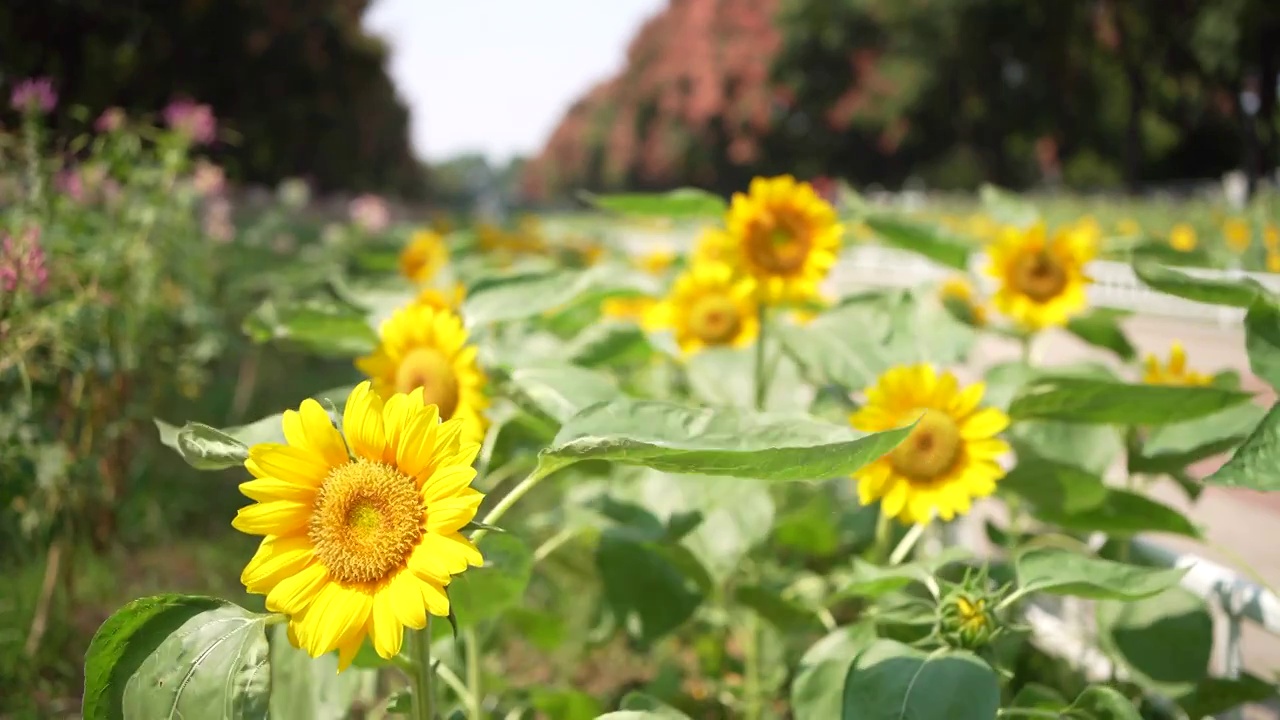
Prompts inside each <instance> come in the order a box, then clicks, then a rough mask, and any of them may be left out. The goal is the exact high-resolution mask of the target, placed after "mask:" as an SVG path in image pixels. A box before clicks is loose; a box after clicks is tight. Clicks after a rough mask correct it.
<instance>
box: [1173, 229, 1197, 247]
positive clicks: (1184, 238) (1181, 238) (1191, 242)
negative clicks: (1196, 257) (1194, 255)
mask: <svg viewBox="0 0 1280 720" xmlns="http://www.w3.org/2000/svg"><path fill="white" fill-rule="evenodd" d="M1169 245H1171V246H1172V247H1173V249H1174V250H1177V251H1178V252H1191V251H1192V250H1195V249H1196V229H1195V228H1193V227H1191V226H1190V225H1188V224H1187V223H1178V224H1177V225H1174V226H1173V229H1172V230H1170V231H1169Z"/></svg>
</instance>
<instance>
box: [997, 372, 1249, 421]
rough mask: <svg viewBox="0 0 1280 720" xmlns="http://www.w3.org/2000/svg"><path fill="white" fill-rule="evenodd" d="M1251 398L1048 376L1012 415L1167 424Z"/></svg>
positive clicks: (1022, 395) (1026, 392)
mask: <svg viewBox="0 0 1280 720" xmlns="http://www.w3.org/2000/svg"><path fill="white" fill-rule="evenodd" d="M1249 397H1250V396H1249V394H1248V393H1244V392H1237V391H1234V390H1223V389H1220V388H1215V387H1177V386H1169V385H1142V384H1132V383H1123V382H1113V381H1108V380H1095V379H1091V378H1080V377H1045V378H1039V379H1036V380H1033V381H1031V382H1030V383H1028V384H1026V385H1024V386H1023V387H1022V389H1021V390H1020V391H1019V393H1018V395H1017V396H1016V397H1014V399H1013V402H1012V403H1011V404H1010V405H1009V416H1010V417H1012V418H1014V419H1015V420H1027V419H1032V420H1035V419H1039V420H1060V421H1063V422H1082V423H1101V424H1114V425H1163V424H1166V423H1171V422H1180V421H1183V420H1193V419H1195V418H1198V417H1204V416H1205V415H1210V414H1212V413H1215V412H1218V411H1219V410H1222V409H1224V408H1227V407H1230V406H1232V405H1236V404H1238V403H1242V402H1244V401H1246V400H1248V399H1249Z"/></svg>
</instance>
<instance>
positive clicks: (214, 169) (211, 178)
mask: <svg viewBox="0 0 1280 720" xmlns="http://www.w3.org/2000/svg"><path fill="white" fill-rule="evenodd" d="M191 185H192V186H193V187H194V188H195V189H196V193H197V194H199V195H200V196H201V197H210V196H213V195H220V194H222V190H223V188H225V187H226V185H227V175H226V173H225V172H223V170H222V168H220V167H218V166H217V165H214V164H213V163H211V162H209V161H208V160H205V159H204V158H200V159H199V160H197V161H196V169H195V173H193V174H192V176H191Z"/></svg>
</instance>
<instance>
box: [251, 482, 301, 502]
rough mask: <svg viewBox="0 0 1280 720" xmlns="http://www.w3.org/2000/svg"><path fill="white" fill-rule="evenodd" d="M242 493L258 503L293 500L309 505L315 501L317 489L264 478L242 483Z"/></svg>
mask: <svg viewBox="0 0 1280 720" xmlns="http://www.w3.org/2000/svg"><path fill="white" fill-rule="evenodd" d="M240 493H241V494H243V495H244V496H245V497H247V498H249V499H251V500H257V501H258V502H270V501H272V500H293V501H295V502H301V503H309V502H311V501H312V500H314V499H315V496H316V488H314V487H308V486H306V485H299V484H297V483H291V482H285V481H284V480H281V479H279V478H274V477H264V478H258V479H257V480H249V481H248V482H242V483H240Z"/></svg>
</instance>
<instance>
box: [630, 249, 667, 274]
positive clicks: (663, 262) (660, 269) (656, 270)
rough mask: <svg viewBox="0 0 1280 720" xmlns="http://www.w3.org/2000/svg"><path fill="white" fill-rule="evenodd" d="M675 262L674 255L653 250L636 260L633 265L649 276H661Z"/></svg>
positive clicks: (665, 251) (664, 251)
mask: <svg viewBox="0 0 1280 720" xmlns="http://www.w3.org/2000/svg"><path fill="white" fill-rule="evenodd" d="M675 261H676V254H675V253H673V252H671V251H670V250H654V251H652V252H648V253H645V254H644V255H641V256H640V257H638V258H636V259H635V265H636V267H638V268H640V269H641V270H643V271H645V272H647V273H649V274H650V275H663V274H664V273H666V272H667V271H668V270H670V269H671V266H672V265H673V264H675Z"/></svg>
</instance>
